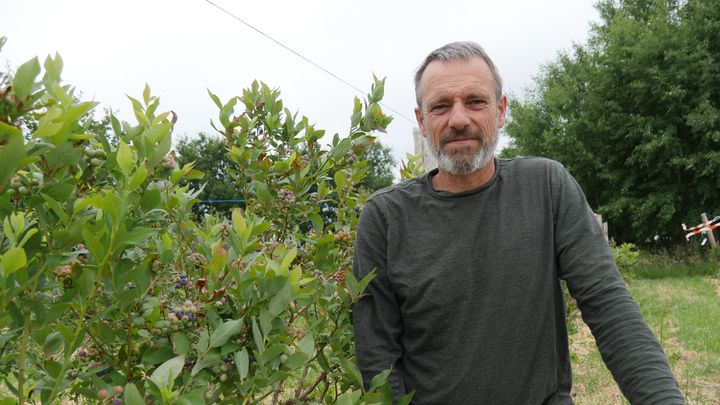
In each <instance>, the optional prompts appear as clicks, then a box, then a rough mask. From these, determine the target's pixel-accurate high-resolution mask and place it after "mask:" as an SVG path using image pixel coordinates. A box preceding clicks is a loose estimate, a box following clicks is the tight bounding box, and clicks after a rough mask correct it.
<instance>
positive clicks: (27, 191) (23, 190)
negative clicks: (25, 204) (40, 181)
mask: <svg viewBox="0 0 720 405" xmlns="http://www.w3.org/2000/svg"><path fill="white" fill-rule="evenodd" d="M18 193H20V194H21V195H28V194H30V189H29V188H27V187H25V186H20V187H19V188H18Z"/></svg>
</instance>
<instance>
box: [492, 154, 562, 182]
mask: <svg viewBox="0 0 720 405" xmlns="http://www.w3.org/2000/svg"><path fill="white" fill-rule="evenodd" d="M498 164H499V166H500V173H501V175H502V176H503V177H506V178H507V177H520V178H524V179H531V178H532V179H537V178H538V177H542V178H550V179H561V178H564V177H566V176H567V175H568V172H567V170H566V169H565V166H563V164H562V163H560V162H558V161H556V160H552V159H548V158H544V157H535V156H517V157H513V158H500V159H498Z"/></svg>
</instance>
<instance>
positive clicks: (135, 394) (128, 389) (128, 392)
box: [123, 383, 145, 405]
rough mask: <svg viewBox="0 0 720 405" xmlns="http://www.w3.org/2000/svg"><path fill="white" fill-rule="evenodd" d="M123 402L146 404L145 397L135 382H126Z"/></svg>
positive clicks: (126, 403)
mask: <svg viewBox="0 0 720 405" xmlns="http://www.w3.org/2000/svg"><path fill="white" fill-rule="evenodd" d="M123 403H124V404H125V405H145V399H143V396H142V395H140V391H138V389H137V387H136V386H135V384H133V383H127V384H125V391H123Z"/></svg>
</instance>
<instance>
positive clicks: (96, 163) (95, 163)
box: [90, 158, 102, 167]
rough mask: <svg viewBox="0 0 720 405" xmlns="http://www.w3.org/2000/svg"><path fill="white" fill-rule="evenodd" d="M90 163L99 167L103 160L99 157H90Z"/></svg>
mask: <svg viewBox="0 0 720 405" xmlns="http://www.w3.org/2000/svg"><path fill="white" fill-rule="evenodd" d="M90 164H91V165H93V166H95V167H98V166H100V165H101V164H102V160H100V159H98V158H92V159H90Z"/></svg>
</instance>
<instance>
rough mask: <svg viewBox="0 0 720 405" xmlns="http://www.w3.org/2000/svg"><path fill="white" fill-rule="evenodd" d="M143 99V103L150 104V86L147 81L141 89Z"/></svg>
mask: <svg viewBox="0 0 720 405" xmlns="http://www.w3.org/2000/svg"><path fill="white" fill-rule="evenodd" d="M143 101H144V102H145V105H148V104H150V86H149V85H148V84H147V83H145V88H144V89H143Z"/></svg>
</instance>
